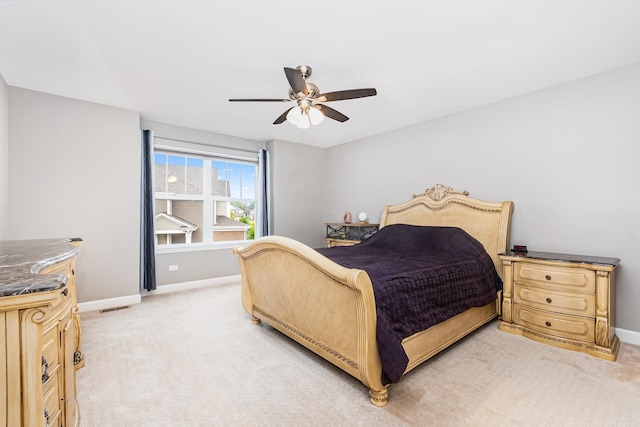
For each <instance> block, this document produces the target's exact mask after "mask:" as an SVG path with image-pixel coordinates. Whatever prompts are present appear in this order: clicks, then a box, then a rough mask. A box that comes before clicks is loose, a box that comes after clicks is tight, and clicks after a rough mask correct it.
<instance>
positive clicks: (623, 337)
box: [616, 328, 640, 345]
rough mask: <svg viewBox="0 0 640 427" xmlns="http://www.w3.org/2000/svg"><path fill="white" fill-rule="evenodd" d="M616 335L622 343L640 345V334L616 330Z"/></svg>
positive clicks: (626, 330)
mask: <svg viewBox="0 0 640 427" xmlns="http://www.w3.org/2000/svg"><path fill="white" fill-rule="evenodd" d="M616 335H617V336H618V338H620V341H622V342H626V343H629V344H633V345H640V332H636V331H630V330H628V329H620V328H616Z"/></svg>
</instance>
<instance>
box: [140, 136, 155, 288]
mask: <svg viewBox="0 0 640 427" xmlns="http://www.w3.org/2000/svg"><path fill="white" fill-rule="evenodd" d="M152 153H153V131H150V130H146V129H145V130H142V188H141V191H140V194H141V209H140V212H141V218H140V289H144V290H147V291H152V290H154V289H155V288H156V251H155V232H154V228H153V223H154V215H153V205H154V199H155V196H154V188H153V161H152Z"/></svg>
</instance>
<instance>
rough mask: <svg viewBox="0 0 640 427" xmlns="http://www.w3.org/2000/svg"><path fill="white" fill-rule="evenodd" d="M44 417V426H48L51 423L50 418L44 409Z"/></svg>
mask: <svg viewBox="0 0 640 427" xmlns="http://www.w3.org/2000/svg"><path fill="white" fill-rule="evenodd" d="M44 419H45V421H46V424H45V427H49V426H50V425H51V424H50V422H51V420H50V419H49V411H47V410H46V409H45V410H44Z"/></svg>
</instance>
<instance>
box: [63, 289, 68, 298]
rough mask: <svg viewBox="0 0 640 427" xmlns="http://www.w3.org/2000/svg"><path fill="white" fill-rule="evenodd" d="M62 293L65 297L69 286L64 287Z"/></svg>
mask: <svg viewBox="0 0 640 427" xmlns="http://www.w3.org/2000/svg"><path fill="white" fill-rule="evenodd" d="M62 295H64V296H65V297H66V296H67V295H69V288H64V291H62Z"/></svg>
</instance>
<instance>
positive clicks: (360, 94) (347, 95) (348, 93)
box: [318, 88, 378, 102]
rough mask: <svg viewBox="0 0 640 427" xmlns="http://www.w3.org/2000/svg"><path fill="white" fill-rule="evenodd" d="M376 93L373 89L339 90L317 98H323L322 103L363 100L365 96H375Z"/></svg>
mask: <svg viewBox="0 0 640 427" xmlns="http://www.w3.org/2000/svg"><path fill="white" fill-rule="evenodd" d="M377 94H378V92H377V91H376V90H375V89H374V88H368V89H350V90H339V91H337V92H327V93H323V94H321V95H319V96H318V98H322V97H324V98H325V99H324V102H327V101H342V100H345V99H354V98H364V97H366V96H375V95H377Z"/></svg>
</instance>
